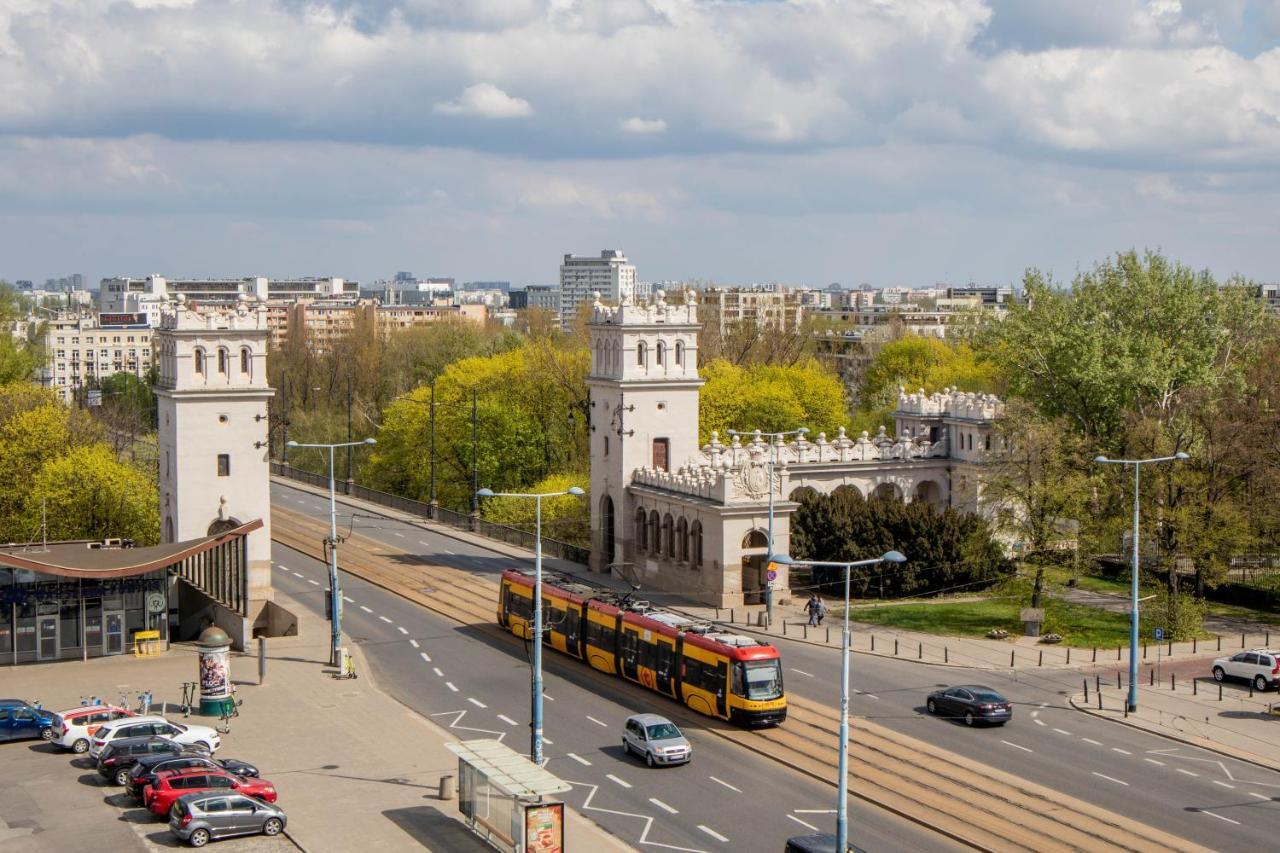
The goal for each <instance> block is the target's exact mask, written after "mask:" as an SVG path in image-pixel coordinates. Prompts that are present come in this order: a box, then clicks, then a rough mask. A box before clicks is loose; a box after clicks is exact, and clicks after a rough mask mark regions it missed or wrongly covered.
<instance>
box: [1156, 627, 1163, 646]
mask: <svg viewBox="0 0 1280 853" xmlns="http://www.w3.org/2000/svg"><path fill="white" fill-rule="evenodd" d="M1163 639H1164V629H1163V628H1157V629H1156V642H1157V643H1158V642H1160V641H1161V640H1163Z"/></svg>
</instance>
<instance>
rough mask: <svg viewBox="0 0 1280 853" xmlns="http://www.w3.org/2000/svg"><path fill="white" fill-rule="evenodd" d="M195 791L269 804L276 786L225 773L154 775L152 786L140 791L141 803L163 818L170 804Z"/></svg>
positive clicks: (197, 770) (198, 771) (192, 770)
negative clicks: (247, 798) (255, 799)
mask: <svg viewBox="0 0 1280 853" xmlns="http://www.w3.org/2000/svg"><path fill="white" fill-rule="evenodd" d="M196 791H208V792H210V793H213V794H245V795H247V796H250V797H257V798H258V799H260V800H266V801H267V802H269V803H274V802H275V801H276V786H275V785H273V784H271V782H269V781H268V780H266V779H253V778H248V779H246V778H245V777H243V776H237V775H236V774H234V773H228V772H227V771H225V770H209V769H207V768H199V767H192V768H187V769H185V770H165V771H163V772H161V773H157V774H156V781H155V784H153V785H148V786H147V787H145V788H143V789H142V802H143V803H144V804H145V805H146V807H147V808H148V809H149V810H150V811H151V813H152V814H154V815H156V816H157V817H164V816H165V815H167V814H168V813H169V809H170V808H171V807H172V806H173V801H174V800H176V799H178V798H179V797H181V796H182V795H183V794H191V793H194V792H196Z"/></svg>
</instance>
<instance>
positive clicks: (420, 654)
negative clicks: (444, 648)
mask: <svg viewBox="0 0 1280 853" xmlns="http://www.w3.org/2000/svg"><path fill="white" fill-rule="evenodd" d="M418 657H420V658H422V659H423V660H424V661H426V662H427V663H431V655H429V654H427V653H426V652H418Z"/></svg>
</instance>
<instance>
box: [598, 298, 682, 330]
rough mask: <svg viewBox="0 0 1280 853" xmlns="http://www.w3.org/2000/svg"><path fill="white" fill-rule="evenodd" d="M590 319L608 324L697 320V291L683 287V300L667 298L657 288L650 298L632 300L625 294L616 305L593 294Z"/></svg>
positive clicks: (666, 322) (672, 322) (661, 323)
mask: <svg viewBox="0 0 1280 853" xmlns="http://www.w3.org/2000/svg"><path fill="white" fill-rule="evenodd" d="M593 296H594V300H595V301H594V302H593V303H592V305H591V322H593V323H605V324H610V325H618V326H620V325H640V326H645V325H677V324H680V325H696V324H697V322H698V294H697V293H695V292H694V291H692V290H686V291H685V292H684V294H683V296H684V301H683V302H672V303H668V302H667V293H666V291H664V290H659V291H657V292H655V293H654V295H653V299H652V300H651V301H649V302H635V301H633V300H632V299H631V297H630V296H629V295H624V296H623V297H622V301H621V302H619V303H618V305H617V306H616V307H614V306H610V305H605V304H604V303H603V302H601V301H600V293H599V292H598V291H597V292H596V293H594V294H593Z"/></svg>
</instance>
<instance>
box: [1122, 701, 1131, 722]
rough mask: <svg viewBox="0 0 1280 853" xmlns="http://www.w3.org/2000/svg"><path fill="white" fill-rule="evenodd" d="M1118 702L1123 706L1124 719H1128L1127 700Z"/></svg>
mask: <svg viewBox="0 0 1280 853" xmlns="http://www.w3.org/2000/svg"><path fill="white" fill-rule="evenodd" d="M1120 704H1121V705H1123V706H1124V717H1125V719H1126V720H1127V719H1129V702H1128V701H1127V700H1126V701H1124V702H1121V703H1120Z"/></svg>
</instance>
